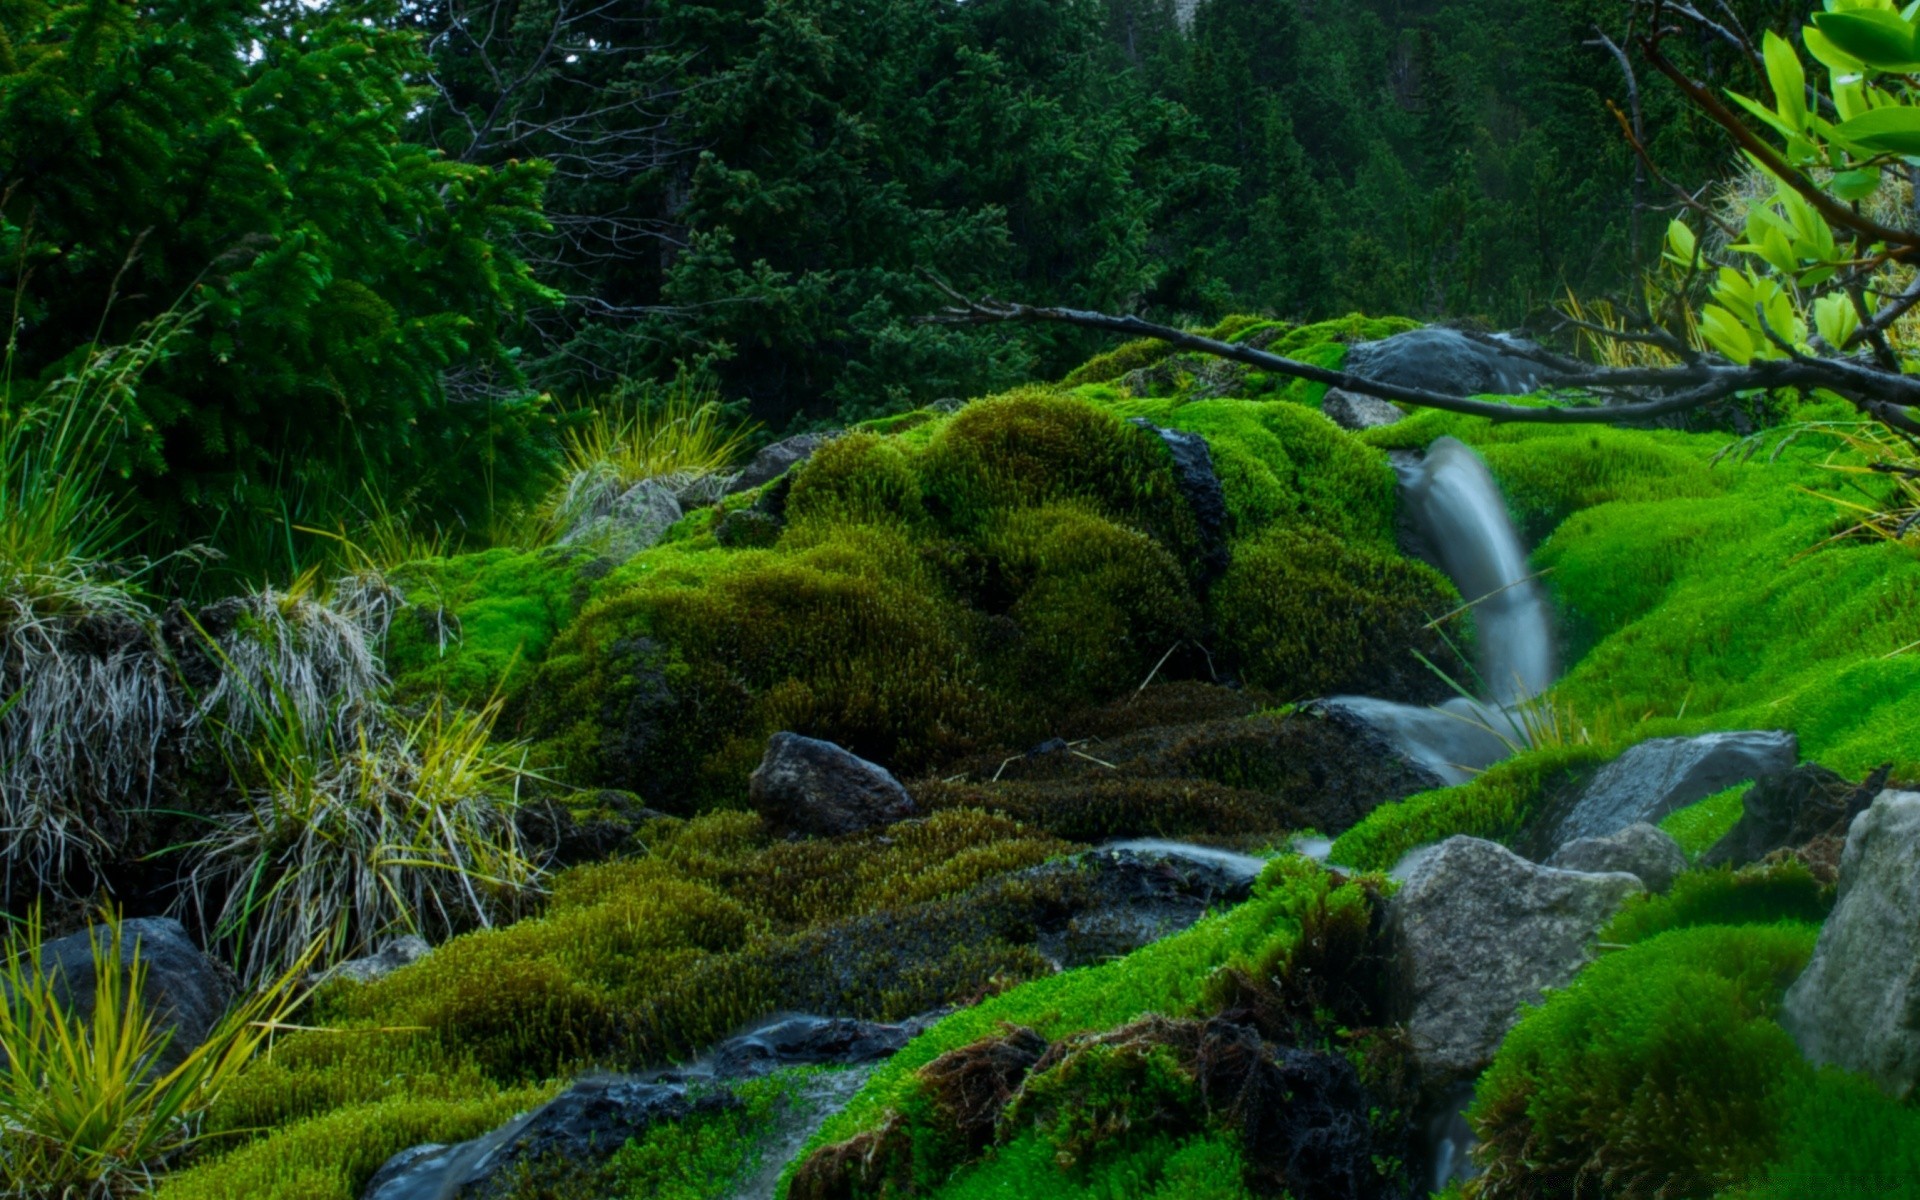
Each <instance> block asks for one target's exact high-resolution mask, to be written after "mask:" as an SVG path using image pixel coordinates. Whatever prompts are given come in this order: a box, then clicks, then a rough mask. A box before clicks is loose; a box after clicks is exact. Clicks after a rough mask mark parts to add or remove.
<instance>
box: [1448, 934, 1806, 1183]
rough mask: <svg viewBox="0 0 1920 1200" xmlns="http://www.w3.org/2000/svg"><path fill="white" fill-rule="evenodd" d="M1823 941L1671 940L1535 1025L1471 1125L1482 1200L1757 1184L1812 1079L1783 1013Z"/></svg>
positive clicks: (1626, 957) (1494, 1077) (1628, 956)
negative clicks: (1800, 1090) (1788, 1107)
mask: <svg viewBox="0 0 1920 1200" xmlns="http://www.w3.org/2000/svg"><path fill="white" fill-rule="evenodd" d="M1817 932H1818V931H1817V929H1816V928H1815V927H1814V926H1810V925H1797V924H1791V923H1788V924H1782V925H1777V926H1746V927H1739V928H1734V927H1727V926H1705V927H1701V928H1694V929H1679V930H1674V931H1671V932H1668V933H1663V934H1659V935H1657V936H1655V937H1652V938H1649V939H1648V940H1647V941H1645V942H1642V943H1640V944H1639V945H1636V946H1634V947H1632V948H1631V949H1628V950H1623V951H1619V952H1616V953H1614V954H1610V955H1608V956H1606V957H1605V958H1602V959H1601V960H1600V961H1599V962H1597V963H1595V964H1594V965H1592V966H1591V967H1589V968H1587V970H1585V971H1584V972H1582V973H1581V974H1580V975H1579V976H1578V977H1577V978H1576V979H1575V980H1574V982H1573V983H1572V985H1570V986H1569V987H1568V988H1566V989H1565V990H1564V991H1561V992H1557V993H1555V994H1553V995H1552V996H1550V997H1549V998H1548V999H1547V1001H1546V1003H1545V1004H1544V1005H1542V1006H1541V1007H1539V1008H1537V1009H1535V1010H1533V1011H1531V1012H1529V1013H1528V1014H1527V1015H1525V1016H1524V1017H1522V1018H1521V1020H1520V1023H1519V1024H1518V1025H1517V1026H1515V1027H1514V1029H1513V1031H1512V1032H1511V1033H1509V1034H1508V1035H1507V1039H1506V1041H1505V1043H1503V1045H1502V1046H1501V1048H1500V1051H1499V1053H1498V1054H1497V1055H1496V1056H1495V1058H1494V1062H1493V1065H1492V1066H1491V1067H1489V1068H1488V1070H1487V1073H1486V1074H1485V1075H1483V1076H1482V1077H1481V1080H1480V1083H1479V1087H1478V1091H1477V1094H1476V1098H1475V1101H1474V1105H1473V1108H1472V1110H1471V1112H1470V1114H1469V1115H1470V1119H1471V1120H1472V1121H1473V1123H1474V1126H1475V1128H1476V1130H1477V1131H1478V1132H1479V1134H1480V1137H1481V1140H1482V1148H1481V1150H1480V1151H1479V1156H1480V1158H1481V1161H1482V1163H1483V1164H1484V1165H1485V1167H1486V1174H1485V1175H1484V1176H1483V1177H1482V1179H1481V1181H1480V1182H1479V1183H1478V1185H1477V1187H1476V1194H1477V1195H1480V1196H1483V1197H1488V1198H1489V1200H1491V1198H1494V1197H1505V1196H1535V1195H1557V1196H1571V1197H1574V1198H1575V1200H1580V1198H1583V1197H1590V1196H1591V1197H1599V1196H1607V1197H1622V1198H1632V1197H1652V1196H1702V1197H1704V1196H1708V1195H1711V1194H1713V1193H1714V1192H1716V1191H1718V1190H1720V1189H1722V1188H1725V1187H1727V1186H1729V1185H1731V1184H1735V1183H1739V1182H1742V1181H1744V1180H1747V1179H1751V1178H1753V1177H1754V1176H1755V1175H1756V1174H1757V1173H1758V1172H1759V1170H1760V1169H1761V1168H1762V1167H1763V1165H1764V1164H1766V1163H1767V1162H1768V1161H1769V1160H1770V1159H1771V1158H1773V1157H1774V1156H1775V1155H1776V1154H1777V1153H1778V1151H1779V1149H1780V1148H1781V1142H1780V1138H1781V1135H1782V1133H1783V1132H1784V1129H1785V1124H1786V1122H1785V1120H1784V1116H1785V1114H1784V1112H1783V1111H1782V1110H1783V1107H1784V1106H1783V1104H1782V1097H1783V1094H1784V1093H1785V1091H1786V1090H1787V1089H1789V1088H1790V1087H1792V1086H1793V1085H1794V1084H1797V1083H1800V1082H1801V1081H1802V1080H1803V1078H1804V1076H1805V1075H1806V1074H1809V1073H1810V1071H1809V1068H1808V1067H1807V1066H1806V1064H1805V1063H1804V1061H1803V1060H1802V1059H1801V1057H1800V1052H1799V1050H1798V1049H1797V1048H1796V1047H1795V1046H1794V1044H1793V1039H1792V1038H1790V1037H1788V1036H1787V1034H1786V1032H1785V1031H1784V1030H1782V1029H1781V1028H1780V1026H1779V1025H1778V1024H1776V1023H1775V1022H1774V1020H1773V1012H1774V1009H1775V1007H1776V1005H1777V1004H1778V1003H1779V999H1780V996H1781V994H1782V993H1783V991H1784V990H1785V988H1786V987H1787V985H1788V984H1790V983H1791V982H1792V981H1793V979H1794V977H1795V976H1796V975H1798V974H1799V973H1800V971H1801V969H1802V968H1803V967H1804V966H1805V965H1806V961H1807V958H1808V956H1809V955H1810V954H1811V953H1812V950H1813V943H1814V939H1815V936H1816V934H1817ZM1836 1132H1837V1131H1836ZM1839 1136H1842V1137H1844V1135H1839Z"/></svg>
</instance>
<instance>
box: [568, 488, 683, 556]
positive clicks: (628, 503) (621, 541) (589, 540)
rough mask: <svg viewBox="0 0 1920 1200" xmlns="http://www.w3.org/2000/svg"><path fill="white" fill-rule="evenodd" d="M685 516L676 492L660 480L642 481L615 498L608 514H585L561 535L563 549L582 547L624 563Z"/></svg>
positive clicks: (607, 511)
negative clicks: (564, 547) (566, 547)
mask: <svg viewBox="0 0 1920 1200" xmlns="http://www.w3.org/2000/svg"><path fill="white" fill-rule="evenodd" d="M685 515H686V514H685V513H684V512H683V511H682V510H681V508H680V499H679V497H678V496H676V495H675V494H674V491H673V489H672V488H671V487H670V486H668V485H667V484H666V483H665V482H664V481H662V480H659V479H642V480H641V481H640V482H639V483H636V484H634V485H633V486H632V487H630V488H628V489H627V490H626V491H624V492H622V493H620V495H619V496H617V497H615V498H614V500H613V503H612V504H611V505H610V506H609V507H608V508H607V509H606V511H605V512H595V513H588V514H585V515H584V516H583V517H582V519H581V520H580V521H578V522H576V523H575V524H574V526H573V528H571V529H569V530H567V532H566V533H564V534H562V535H561V537H560V540H559V544H560V545H562V546H583V547H586V548H588V549H591V550H593V551H594V552H596V553H598V554H601V555H604V556H605V557H607V558H611V559H614V560H616V561H625V560H626V559H629V558H632V557H633V556H634V555H636V554H638V553H640V552H641V551H642V550H645V549H647V548H648V547H650V546H652V545H654V544H655V543H657V542H659V540H660V538H661V537H662V536H663V535H664V534H665V533H666V532H667V530H668V529H669V528H671V527H672V526H673V524H674V522H676V521H678V520H679V519H680V518H681V517H682V516H685Z"/></svg>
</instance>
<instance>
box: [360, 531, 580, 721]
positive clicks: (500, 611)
mask: <svg viewBox="0 0 1920 1200" xmlns="http://www.w3.org/2000/svg"><path fill="white" fill-rule="evenodd" d="M590 558H591V556H589V555H585V554H581V553H579V552H576V551H570V550H565V549H557V550H542V551H534V552H530V553H529V552H523V551H517V550H507V549H499V550H487V551H483V552H481V553H479V554H463V555H458V556H456V557H453V558H435V559H428V560H426V561H424V562H418V563H409V564H407V565H406V566H404V567H401V568H399V569H398V570H396V571H394V572H393V575H392V582H393V583H394V585H395V586H397V587H398V588H399V589H400V590H401V592H402V593H403V594H404V595H405V596H406V598H407V603H408V608H406V609H404V610H402V611H401V612H400V614H399V615H398V617H397V618H396V619H395V621H394V623H393V628H392V631H391V633H390V634H389V636H388V639H387V645H386V651H385V653H386V664H387V670H388V672H389V673H390V674H391V675H392V677H393V680H394V689H395V692H396V693H397V694H398V695H399V696H400V697H402V698H403V699H404V698H410V697H413V696H430V695H434V694H437V693H444V694H446V695H448V696H450V697H452V698H454V699H456V700H458V701H460V702H462V703H467V704H478V703H481V702H484V701H485V700H487V699H488V698H489V697H490V696H491V695H492V694H493V692H494V690H495V689H496V688H499V689H502V690H505V691H507V692H510V693H511V692H513V691H516V690H517V689H518V688H519V686H520V685H521V684H523V683H525V682H526V680H527V679H528V678H530V677H531V675H532V673H533V670H534V668H535V667H536V666H537V665H538V663H539V662H540V659H541V658H542V657H543V656H544V655H545V654H546V651H547V647H548V646H549V645H551V644H552V642H553V639H554V638H555V637H556V636H558V635H559V632H560V630H561V629H563V628H565V627H566V625H567V622H568V621H570V620H572V618H573V615H574V613H575V612H577V611H578V610H579V608H580V605H581V604H582V603H583V602H584V601H585V599H586V596H587V593H588V588H589V584H588V581H587V579H586V578H585V576H584V575H583V573H582V570H581V568H582V567H584V566H585V565H586V564H587V563H588V562H589V561H590Z"/></svg>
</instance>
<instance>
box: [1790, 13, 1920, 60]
mask: <svg viewBox="0 0 1920 1200" xmlns="http://www.w3.org/2000/svg"><path fill="white" fill-rule="evenodd" d="M1813 24H1814V27H1815V28H1817V29H1818V30H1819V31H1820V32H1821V33H1823V34H1825V35H1826V36H1827V37H1828V39H1829V40H1831V41H1832V42H1833V44H1834V45H1836V46H1838V47H1839V48H1840V49H1841V50H1842V51H1844V52H1845V53H1847V54H1849V55H1851V56H1852V57H1854V58H1857V59H1859V60H1860V61H1861V62H1863V63H1865V64H1866V65H1867V66H1869V67H1873V68H1875V69H1877V70H1881V71H1901V72H1905V71H1912V70H1916V69H1920V61H1916V60H1920V52H1916V51H1915V49H1914V36H1913V26H1912V25H1910V24H1908V23H1907V22H1906V21H1903V20H1901V19H1900V17H1899V14H1897V13H1891V12H1888V11H1886V10H1885V9H1879V8H1864V9H1854V10H1853V11H1852V12H1835V13H1815V14H1813Z"/></svg>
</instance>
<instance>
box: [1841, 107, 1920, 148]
mask: <svg viewBox="0 0 1920 1200" xmlns="http://www.w3.org/2000/svg"><path fill="white" fill-rule="evenodd" d="M1833 132H1834V135H1835V136H1836V137H1839V138H1840V139H1842V140H1843V141H1846V142H1849V143H1851V144H1853V145H1855V146H1859V147H1861V148H1862V149H1865V150H1870V151H1873V152H1874V153H1877V154H1915V155H1920V108H1909V107H1907V106H1906V105H1904V104H1890V105H1888V106H1887V107H1885V108H1876V109H1874V110H1873V111H1872V112H1865V113H1861V114H1860V115H1859V116H1857V117H1855V118H1853V119H1852V120H1851V121H1842V122H1841V123H1840V124H1838V125H1836V126H1834V128H1833Z"/></svg>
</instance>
